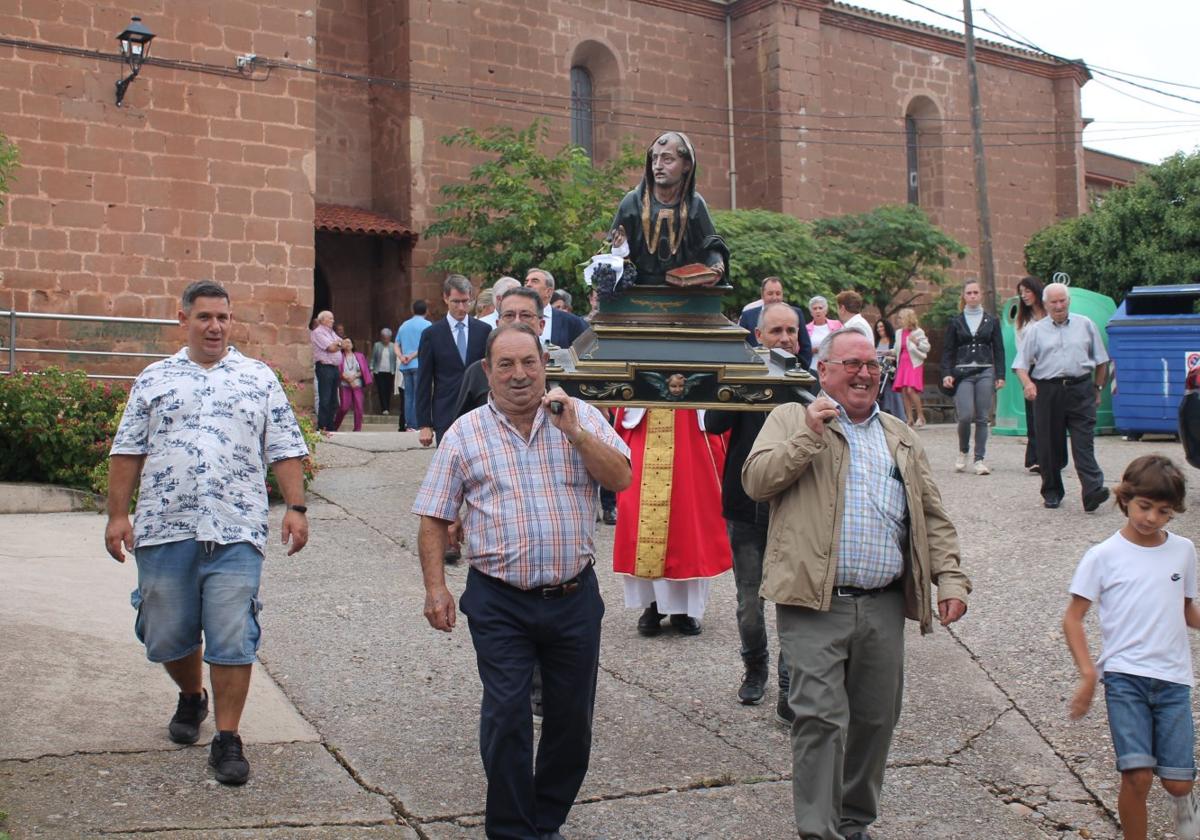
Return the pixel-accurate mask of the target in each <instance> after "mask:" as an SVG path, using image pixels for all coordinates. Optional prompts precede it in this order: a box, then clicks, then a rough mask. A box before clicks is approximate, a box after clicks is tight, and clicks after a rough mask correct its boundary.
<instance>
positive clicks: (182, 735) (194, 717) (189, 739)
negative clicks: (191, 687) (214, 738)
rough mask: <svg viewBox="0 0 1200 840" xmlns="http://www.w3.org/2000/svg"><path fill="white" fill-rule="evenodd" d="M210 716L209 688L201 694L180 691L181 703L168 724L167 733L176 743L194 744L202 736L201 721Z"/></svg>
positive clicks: (201, 690)
mask: <svg viewBox="0 0 1200 840" xmlns="http://www.w3.org/2000/svg"><path fill="white" fill-rule="evenodd" d="M206 717H208V690H207V689H204V688H202V689H200V693H199V694H184V693H183V692H182V691H181V692H179V705H178V706H176V707H175V716H174V717H173V718H171V723H170V724H169V725H168V726H167V734H168V736H169V737H170V738H171V740H172V741H174V742H175V743H176V744H194V743H196V740H197V739H198V738H199V737H200V722H201V721H202V720H204V719H205V718H206Z"/></svg>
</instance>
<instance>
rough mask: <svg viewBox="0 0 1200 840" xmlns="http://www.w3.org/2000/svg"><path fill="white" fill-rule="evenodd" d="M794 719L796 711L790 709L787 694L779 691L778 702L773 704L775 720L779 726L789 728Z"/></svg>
mask: <svg viewBox="0 0 1200 840" xmlns="http://www.w3.org/2000/svg"><path fill="white" fill-rule="evenodd" d="M795 719H796V713H795V712H793V711H792V707H791V705H790V704H789V703H788V699H787V695H786V694H784V693H783V692H782V691H781V692H780V693H779V702H778V703H776V704H775V720H776V722H777V723H779V725H780V726H784V727H786V728H788V729H791V728H792V721H794V720H795Z"/></svg>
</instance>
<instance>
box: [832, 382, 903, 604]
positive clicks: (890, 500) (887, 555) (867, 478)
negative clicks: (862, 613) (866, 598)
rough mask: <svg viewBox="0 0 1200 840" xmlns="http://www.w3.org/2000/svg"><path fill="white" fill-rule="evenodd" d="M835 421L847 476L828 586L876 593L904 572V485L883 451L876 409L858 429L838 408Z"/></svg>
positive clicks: (839, 406)
mask: <svg viewBox="0 0 1200 840" xmlns="http://www.w3.org/2000/svg"><path fill="white" fill-rule="evenodd" d="M838 420H840V421H841V424H840V425H841V429H842V432H843V433H844V434H845V436H846V444H847V445H848V446H849V448H850V473H849V475H847V476H846V499H845V506H846V507H845V513H844V514H843V516H842V536H841V539H840V540H839V542H838V565H837V576H836V577H835V578H834V584H835V585H837V586H857V587H860V588H862V589H879V588H881V587H884V586H887V585H888V584H889V583H891V582H893V581H894V580H896V579H897V578H899V577H900V575H901V574H903V572H904V553H903V550H902V548H901V546H902V545H903V541H904V532H905V522H906V517H907V514H908V503H907V501H906V500H905V495H904V481H903V480H902V479H901V478H900V473H899V471H898V470H897V468H896V462H895V460H894V459H893V458H892V453H891V452H890V451H889V450H888V446H887V438H886V437H884V434H883V425H882V423H880V421H879V406H878V405H876V406H875V407H874V408H873V410H872V411H871V416H870V417H868V418H867V419H866V420H864V421H863V422H862V423H853V422H851V420H850V417H849V416H848V415H847V414H846V409H844V408H843V407H842V406H841V405H838Z"/></svg>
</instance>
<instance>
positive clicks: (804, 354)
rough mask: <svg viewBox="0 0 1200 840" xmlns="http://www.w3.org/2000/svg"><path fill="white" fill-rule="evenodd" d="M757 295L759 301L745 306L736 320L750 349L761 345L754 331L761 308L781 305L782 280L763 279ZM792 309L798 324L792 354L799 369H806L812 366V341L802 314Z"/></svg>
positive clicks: (798, 309) (794, 307) (796, 308)
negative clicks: (798, 328)
mask: <svg viewBox="0 0 1200 840" xmlns="http://www.w3.org/2000/svg"><path fill="white" fill-rule="evenodd" d="M759 295H760V299H759V300H756V301H754V302H752V303H748V304H746V308H745V309H743V310H742V317H741V318H740V319H739V320H738V326H739V327H741V328H742V329H744V330H745V331H746V343H747V344H749V345H750V346H751V347H757V346H758V345H759V344H760V343H761V342H759V340H758V338H757V332H756V331H757V329H758V319H759V316H760V315H762V313H763V307H765V306H769V305H770V304H772V303H783V280H781V279H779V278H778V277H767V278H764V279H763V281H762V285H761V286H760V287H759ZM792 309H794V310H795V312H796V318H797V319H799V322H800V333H799V335H797V348H796V350H795V351H794V352H795V354H796V358H797V359H799V363H800V367H802V368H805V369H807V368H808V366H809V365H810V364H812V354H813V349H812V341H810V340H809V337H808V330H806V329H804V313H803V312H802V311H801V310H800V307H798V306H793V307H792Z"/></svg>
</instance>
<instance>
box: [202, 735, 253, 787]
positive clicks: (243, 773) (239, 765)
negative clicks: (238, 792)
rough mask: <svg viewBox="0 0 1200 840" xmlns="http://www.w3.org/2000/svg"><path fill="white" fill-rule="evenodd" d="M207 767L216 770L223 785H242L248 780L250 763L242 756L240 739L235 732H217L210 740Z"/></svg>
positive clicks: (218, 779)
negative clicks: (210, 747)
mask: <svg viewBox="0 0 1200 840" xmlns="http://www.w3.org/2000/svg"><path fill="white" fill-rule="evenodd" d="M208 766H209V767H212V768H213V769H214V770H216V771H217V772H216V776H217V781H218V782H220V783H221V784H223V785H244V784H246V779H249V778H250V762H249V761H247V760H246V757H245V756H244V755H242V739H241V737H240V736H239V735H238V734H237V733H236V732H218V733H217V737H215V738H213V739H212V749H211V751H210V752H209V754H208Z"/></svg>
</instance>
